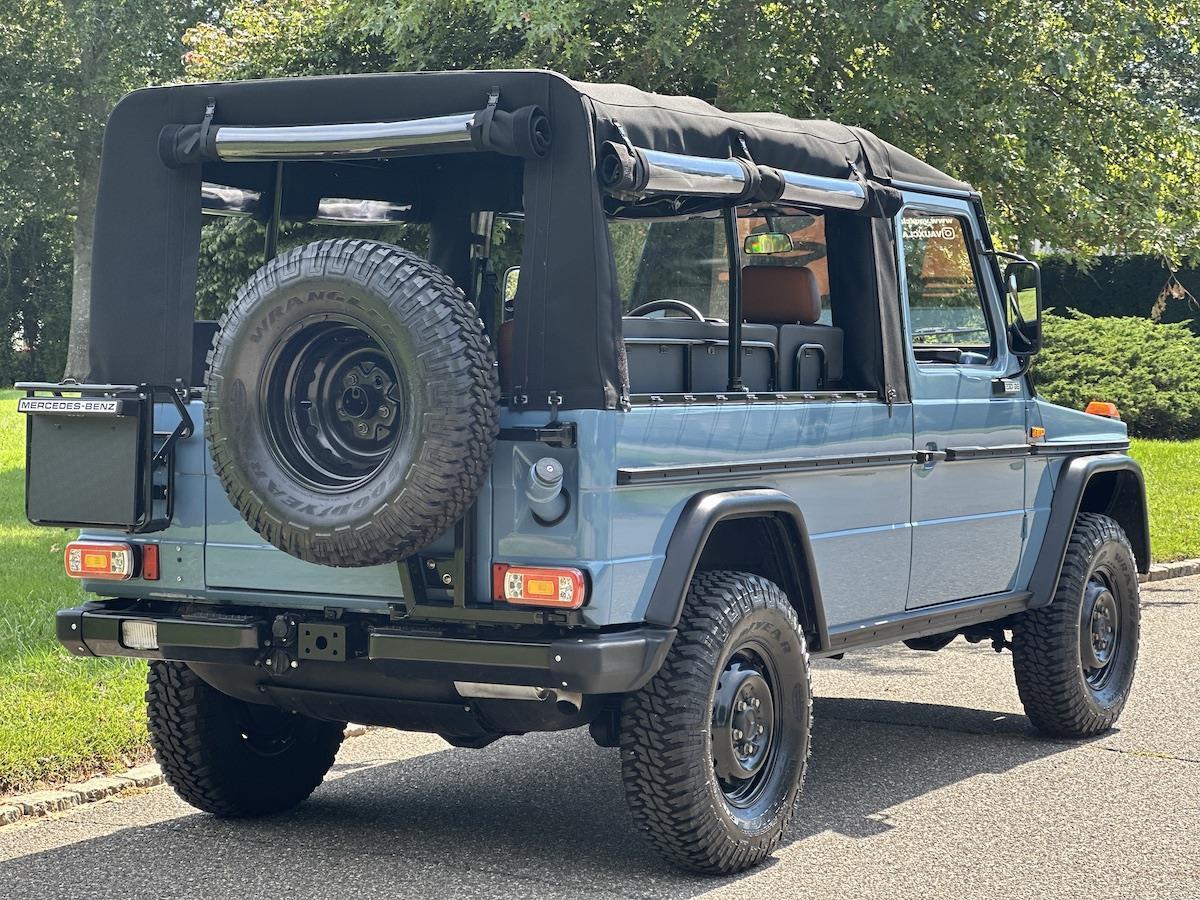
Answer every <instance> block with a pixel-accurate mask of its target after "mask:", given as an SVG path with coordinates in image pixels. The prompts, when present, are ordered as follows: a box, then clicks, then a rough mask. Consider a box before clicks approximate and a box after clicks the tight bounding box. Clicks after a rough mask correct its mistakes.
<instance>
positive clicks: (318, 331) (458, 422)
mask: <svg viewBox="0 0 1200 900" xmlns="http://www.w3.org/2000/svg"><path fill="white" fill-rule="evenodd" d="M499 393H500V389H499V384H498V382H497V375H496V362H495V356H494V354H493V353H492V348H491V345H490V343H489V342H488V338H487V335H486V334H485V333H484V329H483V323H482V322H480V321H479V318H478V316H477V315H476V313H475V310H474V308H473V307H472V306H471V304H470V303H468V302H467V300H466V299H465V298H464V296H463V293H462V291H460V290H459V289H458V288H457V287H456V286H455V284H454V282H453V281H451V280H450V278H449V277H448V276H447V275H446V274H445V273H443V272H442V271H441V270H440V269H438V268H437V267H436V266H434V265H433V264H432V263H430V262H429V261H428V260H425V259H422V258H421V257H419V256H417V255H416V254H414V253H410V252H408V251H407V250H402V249H400V248H399V247H392V246H389V245H387V244H381V243H378V242H375V241H360V240H340V241H321V242H319V243H315V244H307V245H305V246H303V247H297V248H296V249H294V250H290V251H288V252H287V253H284V254H282V255H281V256H279V257H277V258H276V259H274V260H272V261H271V262H269V263H267V264H266V265H265V266H263V267H262V268H261V269H259V271H258V272H257V273H256V274H255V275H254V277H253V278H252V279H251V280H250V282H249V283H248V284H247V285H246V287H245V288H243V290H242V291H241V292H240V293H239V294H238V297H237V299H236V300H235V301H234V303H233V304H232V305H231V306H230V308H229V311H228V312H227V313H226V314H225V316H224V317H223V318H222V319H221V327H220V330H219V331H218V333H217V337H216V339H215V341H214V346H213V350H212V352H211V353H210V355H209V374H208V391H207V394H206V397H205V409H204V419H205V429H206V435H207V438H208V442H209V447H210V449H211V452H212V457H213V466H214V469H215V471H216V472H217V475H218V476H219V477H220V479H221V483H222V485H224V487H225V490H226V492H227V493H228V494H229V498H230V501H231V502H232V504H233V505H234V507H235V508H237V509H238V511H239V512H241V514H242V516H243V517H244V518H245V520H246V521H247V522H248V523H249V524H250V526H251V527H252V528H253V529H254V530H255V531H257V532H258V533H259V534H260V535H262V536H263V537H264V538H265V539H266V540H268V541H270V542H271V543H272V544H274V545H275V546H276V547H279V548H280V549H282V550H284V551H286V552H288V553H290V554H292V555H293V556H297V557H299V558H301V559H305V560H308V561H309V562H315V563H320V564H323V565H330V566H368V565H376V564H379V563H386V562H392V561H395V560H398V559H404V558H406V557H408V556H411V555H412V554H413V553H418V552H420V551H421V550H423V549H424V548H425V547H427V546H428V545H429V544H430V543H431V542H432V541H434V540H436V539H437V537H438V536H439V535H441V534H443V533H445V531H446V530H447V529H448V528H450V527H451V526H452V525H453V524H454V523H455V522H456V521H458V520H459V519H460V518H462V516H463V515H465V514H466V511H467V510H468V509H469V508H470V505H471V503H472V502H474V500H475V497H476V496H477V495H478V493H479V491H480V489H481V488H482V486H483V483H484V480H485V479H486V477H487V470H488V467H489V466H490V465H491V460H492V453H493V450H494V448H495V441H496V435H497V433H498V430H499V425H498V423H499V418H498V416H499V410H498V406H499Z"/></svg>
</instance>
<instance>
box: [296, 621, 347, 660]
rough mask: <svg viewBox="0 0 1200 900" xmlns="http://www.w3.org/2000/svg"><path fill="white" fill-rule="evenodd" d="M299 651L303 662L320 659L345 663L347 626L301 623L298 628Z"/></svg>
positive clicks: (297, 642)
mask: <svg viewBox="0 0 1200 900" xmlns="http://www.w3.org/2000/svg"><path fill="white" fill-rule="evenodd" d="M297 631H298V635H297V641H296V644H297V649H298V651H299V656H300V659H301V660H302V661H304V660H310V659H319V660H324V661H326V662H345V660H346V626H345V625H343V624H341V623H340V622H339V623H336V624H327V623H323V622H321V623H318V622H301V623H300V624H299V625H298V626H297Z"/></svg>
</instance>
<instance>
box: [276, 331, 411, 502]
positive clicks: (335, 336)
mask: <svg viewBox="0 0 1200 900" xmlns="http://www.w3.org/2000/svg"><path fill="white" fill-rule="evenodd" d="M397 369H398V367H397V365H396V361H395V359H394V358H393V357H392V354H391V353H390V352H389V351H388V350H387V349H386V348H385V347H384V346H383V344H382V343H381V342H380V340H379V338H378V336H377V335H376V334H375V333H374V332H373V330H372V329H371V328H370V326H368V325H367V324H366V323H365V322H362V321H360V320H358V319H356V318H353V317H351V316H336V317H330V316H314V317H311V318H309V319H303V320H301V321H299V322H297V323H296V324H295V325H294V326H293V327H292V328H291V329H290V330H289V333H288V334H284V335H282V336H281V338H280V340H278V341H277V342H276V344H275V347H274V348H273V349H272V352H271V355H270V357H269V358H268V360H267V363H266V366H265V370H264V373H263V378H262V380H261V381H260V383H259V390H260V391H261V397H260V403H259V408H260V409H261V410H262V411H263V416H264V420H263V428H264V429H265V430H266V433H267V439H268V440H269V441H270V445H271V450H272V451H273V452H274V453H275V455H276V458H277V459H278V460H279V461H280V462H281V464H282V465H284V466H286V467H287V468H288V470H289V471H290V472H291V473H292V475H293V477H294V478H296V479H297V480H298V481H300V482H301V483H303V484H305V485H307V486H308V487H309V488H310V489H312V490H315V491H327V492H329V493H344V492H346V491H350V490H353V489H354V488H355V487H358V486H359V485H361V484H363V483H365V482H366V481H369V480H370V479H371V477H372V476H373V475H375V474H376V473H378V472H379V470H380V469H381V468H382V467H383V466H384V465H385V464H386V463H387V460H388V459H389V458H390V456H391V454H392V452H393V451H394V449H395V448H396V446H397V445H398V444H399V443H400V439H401V437H402V436H403V435H404V433H405V430H406V429H407V428H409V427H411V423H409V422H408V421H407V412H408V406H407V404H406V403H405V400H404V398H405V395H406V394H407V393H408V388H407V386H406V385H405V383H404V379H403V378H402V377H400V375H399V374H398V372H397Z"/></svg>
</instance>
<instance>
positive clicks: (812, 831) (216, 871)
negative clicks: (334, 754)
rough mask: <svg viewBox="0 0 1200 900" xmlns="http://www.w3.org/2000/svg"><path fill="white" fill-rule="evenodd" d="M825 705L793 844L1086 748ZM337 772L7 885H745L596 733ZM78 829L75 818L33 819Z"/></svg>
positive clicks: (69, 846)
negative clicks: (295, 794) (647, 823)
mask: <svg viewBox="0 0 1200 900" xmlns="http://www.w3.org/2000/svg"><path fill="white" fill-rule="evenodd" d="M815 717H816V723H817V724H816V727H815V730H814V737H813V742H814V753H813V757H812V760H811V767H810V771H809V777H808V783H807V786H806V788H805V793H804V797H803V799H802V801H801V805H800V808H799V810H798V812H797V815H796V820H795V822H794V824H793V826H792V828H791V830H790V832H789V834H788V836H787V838H786V841H785V845H790V844H794V843H796V842H798V841H803V840H804V839H806V838H808V837H810V836H813V835H818V834H821V833H823V832H826V831H832V832H835V833H838V834H841V835H846V836H849V837H852V838H862V839H867V838H870V837H872V836H873V835H876V834H879V833H880V832H883V831H887V830H888V829H889V828H890V826H889V824H888V821H887V811H888V810H889V809H890V808H892V807H895V806H897V805H898V804H902V803H904V802H905V801H908V800H911V799H913V798H916V797H920V796H922V795H924V794H927V793H929V792H931V791H935V790H938V789H940V788H943V787H946V786H948V785H950V784H954V783H956V782H959V781H962V780H964V779H968V778H971V777H973V776H976V775H979V774H982V773H1000V772H1005V771H1008V770H1009V769H1012V768H1014V767H1016V766H1020V765H1024V764H1026V763H1029V762H1032V761H1034V760H1037V759H1042V758H1044V757H1047V756H1050V755H1053V754H1055V753H1058V752H1061V751H1063V750H1065V749H1067V748H1068V747H1069V746H1070V745H1067V744H1060V743H1054V742H1050V741H1046V740H1041V739H1038V738H1036V737H1035V736H1034V735H1033V732H1032V730H1031V729H1030V727H1029V724H1028V721H1027V720H1026V719H1025V718H1024V717H1023V716H1018V715H1013V714H1007V713H997V712H990V711H984V710H973V709H962V708H957V707H947V706H935V705H927V704H917V703H905V702H898V701H893V700H860V699H846V698H818V699H817V701H816V706H815ZM370 739H371V738H366V739H363V740H370ZM383 746H384V748H386V745H383ZM338 768H339V769H340V772H341V774H340V775H339V777H335V778H333V779H331V780H330V781H328V782H327V783H326V784H325V785H323V786H322V787H321V788H320V789H318V791H317V792H316V793H315V794H314V795H313V797H312V798H311V799H310V800H309V801H308V802H307V803H305V804H304V805H302V806H301V807H300V808H299V809H297V810H296V811H294V812H292V813H289V814H287V815H283V816H278V817H274V818H270V819H265V820H257V821H243V822H237V821H224V822H223V821H219V820H216V819H213V818H211V817H209V816H206V815H200V814H187V813H181V814H179V815H178V816H176V817H174V818H169V819H167V820H166V821H161V822H158V823H157V824H151V825H146V826H141V827H126V826H127V825H128V822H129V818H128V817H129V816H130V815H131V810H132V809H133V805H134V804H137V803H146V802H148V798H135V799H133V800H128V801H123V802H122V803H115V804H101V805H100V806H98V807H92V808H90V809H89V810H82V811H80V812H79V813H77V814H75V815H74V816H73V817H72V818H73V819H74V820H76V822H77V823H78V824H75V823H72V824H71V825H70V826H69V827H70V828H71V830H72V831H71V833H78V832H79V831H80V830H81V827H84V826H87V825H88V824H89V822H90V823H91V824H93V825H94V824H96V823H100V824H102V825H104V826H107V828H112V829H116V830H113V831H112V833H110V834H106V835H104V836H102V837H87V838H83V839H81V840H78V841H76V842H73V843H66V844H64V845H61V846H58V847H56V848H54V849H48V850H45V851H41V852H37V851H34V850H32V848H31V852H30V853H28V854H26V855H24V856H21V857H18V858H16V859H12V860H10V861H8V862H4V863H0V884H4V885H6V887H9V888H12V887H17V891H16V892H15V893H10V894H9V895H10V896H39V897H47V896H59V895H62V896H78V895H80V894H87V895H89V896H105V897H107V896H121V897H130V896H147V897H164V896H173V897H178V896H204V897H205V898H206V900H217V898H223V897H238V898H242V897H246V896H259V895H263V894H268V893H269V894H270V895H272V896H305V897H319V896H334V895H338V896H345V895H346V894H347V893H353V894H354V895H357V896H391V897H397V896H426V897H427V896H464V895H469V896H506V895H511V894H512V893H515V892H518V891H519V892H521V893H523V894H526V895H528V896H536V897H551V896H578V895H580V894H583V893H586V894H590V895H594V896H609V895H616V896H624V897H629V896H670V897H688V896H694V895H697V894H700V893H703V892H705V891H708V890H711V889H713V888H714V887H717V886H719V885H720V884H722V883H730V882H736V881H737V878H729V879H716V880H714V879H705V878H699V877H695V876H690V875H687V874H684V873H681V872H679V871H677V870H674V869H671V868H670V867H668V866H667V865H666V864H665V863H663V862H661V861H660V860H659V858H658V857H657V856H656V855H655V854H654V853H653V851H651V850H650V849H649V847H648V846H647V845H646V844H645V843H644V842H643V841H642V840H641V839H640V837H639V836H638V835H637V834H636V833H635V832H634V830H633V826H632V824H631V823H630V820H629V817H628V815H627V813H626V811H625V808H624V803H623V797H622V786H621V780H620V766H619V759H618V756H617V754H616V752H615V751H611V750H603V749H600V748H598V747H596V746H594V745H593V744H592V743H591V741H590V739H589V738H588V736H587V734H586V732H583V731H577V732H571V733H567V734H559V735H553V734H538V735H529V736H527V737H523V738H506V739H504V740H501V741H499V742H497V743H495V744H493V745H491V746H490V747H487V748H485V749H484V750H477V751H473V750H459V749H447V750H444V751H440V752H435V753H430V754H428V755H424V756H418V757H414V758H410V759H406V760H403V761H400V762H386V761H384V760H379V761H378V764H371V763H370V762H369V763H367V765H366V767H362V768H360V767H357V764H341V765H340V766H339V767H338ZM337 774H339V772H338V771H337V770H335V775H337ZM173 809H174V807H173V806H172V807H171V810H173ZM169 814H170V811H168V815H169ZM85 817H86V818H87V819H88V822H84V821H83V820H84V819H85ZM65 827H68V822H67V820H62V821H60V822H58V823H46V824H44V825H40V826H37V827H36V828H35V829H31V830H29V831H26V832H25V833H26V834H27V835H28V836H29V837H30V838H35V836H36V834H37V832H38V831H40V830H41V829H51V828H59V829H62V828H65ZM100 830H104V829H100ZM3 837H4V835H3V834H2V833H0V839H3ZM33 842H34V841H30V843H33ZM55 843H59V844H61V843H62V840H61V838H60V839H59V840H58V841H56V842H55ZM773 864H779V863H772V862H768V863H767V865H773ZM56 886H57V887H56ZM25 891H28V893H27V894H26V893H23V892H25Z"/></svg>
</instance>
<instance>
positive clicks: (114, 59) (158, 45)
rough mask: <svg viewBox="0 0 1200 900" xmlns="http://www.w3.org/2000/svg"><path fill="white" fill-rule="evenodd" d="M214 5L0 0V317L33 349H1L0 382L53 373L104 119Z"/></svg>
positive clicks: (162, 76) (167, 62) (61, 350)
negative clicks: (74, 251) (74, 252)
mask: <svg viewBox="0 0 1200 900" xmlns="http://www.w3.org/2000/svg"><path fill="white" fill-rule="evenodd" d="M212 7H213V3H210V2H208V0H154V2H148V0H122V2H120V3H117V2H113V0H0V119H3V121H4V123H5V127H4V130H3V132H2V133H0V209H3V210H4V215H3V216H0V318H2V319H3V320H4V322H5V324H7V325H8V326H9V331H8V334H9V335H12V336H15V337H17V338H18V340H19V342H21V343H23V344H26V345H29V346H32V347H33V348H35V349H34V352H33V353H32V354H30V353H19V354H15V355H14V352H11V351H10V349H9V348H7V347H5V348H0V381H4V382H7V381H10V380H11V379H12V378H14V377H27V376H29V375H34V376H36V377H38V378H46V377H49V378H55V379H57V378H59V377H60V376H61V375H62V372H63V363H64V359H65V357H66V348H67V333H68V328H69V325H70V322H71V319H70V303H71V298H72V280H71V255H70V254H71V249H72V246H73V243H74V241H76V240H82V241H83V243H84V245H85V246H90V232H91V227H90V223H91V219H92V215H93V203H94V192H95V182H96V176H97V173H98V167H99V157H100V142H101V135H102V132H103V126H104V120H105V118H106V116H107V115H108V111H109V108H110V107H111V106H112V104H113V103H114V102H115V101H116V100H117V99H118V98H119V97H120V96H121V95H122V94H124V93H125V92H127V91H129V90H132V89H133V88H135V87H142V86H144V85H146V84H151V83H155V82H163V81H168V80H170V79H171V78H173V77H175V76H177V75H178V74H179V73H180V70H181V69H180V67H181V62H180V55H181V47H180V44H179V36H180V35H181V34H182V33H183V31H184V29H185V28H186V27H187V25H188V24H190V23H192V22H194V21H196V20H198V19H201V18H204V17H206V16H208V15H209V14H210V10H211V8H212ZM77 219H78V224H79V225H80V228H79V229H76V224H77ZM78 232H82V233H83V234H82V235H81V234H80V233H78ZM82 285H83V286H84V287H86V286H87V285H88V282H87V280H86V279H84V280H83V281H82ZM82 321H83V320H81V323H82Z"/></svg>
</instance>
